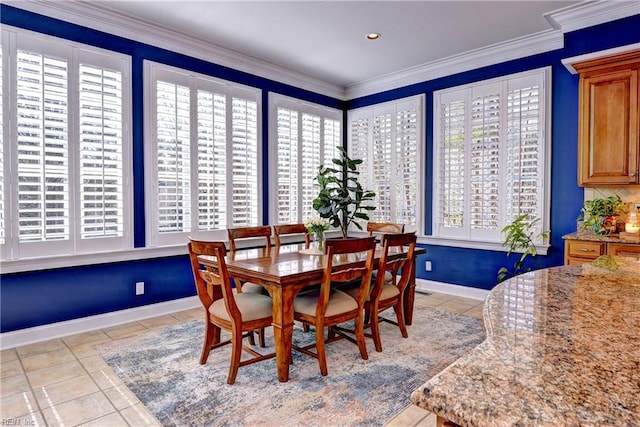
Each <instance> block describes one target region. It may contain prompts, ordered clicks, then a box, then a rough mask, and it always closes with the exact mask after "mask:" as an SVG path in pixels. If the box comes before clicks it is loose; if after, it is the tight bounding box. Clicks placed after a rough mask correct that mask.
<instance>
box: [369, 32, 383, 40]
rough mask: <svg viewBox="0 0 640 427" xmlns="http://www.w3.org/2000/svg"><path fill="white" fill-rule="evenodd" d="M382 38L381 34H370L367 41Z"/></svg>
mask: <svg viewBox="0 0 640 427" xmlns="http://www.w3.org/2000/svg"><path fill="white" fill-rule="evenodd" d="M381 36H382V34H380V33H369V34H367V39H369V40H378V39H379V38H380V37H381Z"/></svg>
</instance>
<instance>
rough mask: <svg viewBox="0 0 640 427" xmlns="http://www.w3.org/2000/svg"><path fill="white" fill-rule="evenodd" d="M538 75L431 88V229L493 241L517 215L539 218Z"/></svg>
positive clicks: (542, 137)
mask: <svg viewBox="0 0 640 427" xmlns="http://www.w3.org/2000/svg"><path fill="white" fill-rule="evenodd" d="M544 79H545V72H543V71H542V72H541V71H534V72H530V73H523V74H521V75H518V76H513V77H510V78H507V79H503V80H500V81H493V82H490V83H482V84H476V85H468V86H466V87H464V88H462V89H455V88H454V89H451V90H446V91H441V92H440V93H436V95H435V96H434V100H435V104H436V106H437V117H438V118H439V124H438V126H437V127H436V128H435V129H436V138H435V139H436V141H437V144H436V149H435V153H436V156H437V159H436V162H435V164H436V165H437V171H436V177H437V179H438V183H437V186H436V188H437V191H436V194H437V195H439V196H437V197H438V198H437V199H435V200H436V203H435V208H434V211H435V221H434V227H435V234H436V235H439V236H442V237H453V238H466V239H471V240H482V241H491V242H499V241H500V240H501V230H502V229H503V228H504V226H505V225H507V224H508V223H510V222H511V221H512V220H514V219H515V218H516V217H517V216H519V215H521V214H523V213H526V214H529V215H530V218H531V219H532V218H534V217H535V218H544V216H545V209H546V208H545V198H544V193H545V191H544V181H545V179H544V177H545V165H544V158H545V148H544V140H545V135H544V132H545V120H544V109H543V108H542V106H543V105H544V101H543V96H542V94H543V83H544ZM542 227H543V225H542V223H540V225H539V230H538V231H541V230H542ZM536 243H540V242H536Z"/></svg>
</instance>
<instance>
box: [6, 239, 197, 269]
mask: <svg viewBox="0 0 640 427" xmlns="http://www.w3.org/2000/svg"><path fill="white" fill-rule="evenodd" d="M186 254H187V245H186V244H185V245H176V246H167V247H162V248H136V249H129V250H124V251H114V252H104V253H92V254H85V255H65V256H58V257H42V258H30V259H22V260H18V261H3V262H2V271H1V273H2V274H9V273H22V272H27V271H38V270H49V269H53V268H65V267H78V266H83V265H97V264H109V263H113V262H124V261H135V260H141V259H151V258H162V257H169V256H176V255H186Z"/></svg>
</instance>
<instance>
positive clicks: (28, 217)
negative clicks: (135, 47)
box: [0, 28, 132, 260]
mask: <svg viewBox="0 0 640 427" xmlns="http://www.w3.org/2000/svg"><path fill="white" fill-rule="evenodd" d="M2 33H3V41H4V42H6V44H5V45H4V46H3V51H2V56H3V57H4V61H3V69H2V75H1V77H2V84H3V89H4V91H5V92H4V97H2V96H0V98H2V102H3V103H6V104H4V105H3V118H2V127H3V132H6V131H7V129H8V130H9V132H8V133H3V135H2V137H3V138H2V149H1V150H2V151H0V157H2V161H0V187H1V188H0V194H1V195H2V196H0V244H2V245H3V246H2V248H1V250H2V254H1V255H2V259H3V260H21V259H27V258H36V257H50V256H53V257H59V256H65V255H74V254H87V253H99V252H106V251H113V250H122V249H129V248H130V247H131V242H132V239H131V233H130V231H131V226H132V225H131V222H130V220H131V211H132V208H131V203H130V200H131V197H130V196H131V194H132V192H131V190H130V188H129V187H130V186H128V185H126V179H128V178H130V176H131V167H130V164H131V163H130V162H131V159H130V156H131V152H130V147H131V139H130V136H129V131H128V129H126V127H125V123H126V121H127V120H129V119H130V113H129V111H130V109H129V105H130V102H129V100H130V94H131V80H130V75H129V70H130V68H131V67H130V65H131V62H130V58H129V57H128V56H126V55H120V54H115V53H113V52H109V51H103V50H101V49H97V48H92V47H87V46H83V45H79V44H76V43H72V42H69V41H68V40H63V41H60V40H56V39H55V38H53V37H49V36H38V35H32V34H31V33H28V32H23V31H21V30H19V29H4V28H3V31H2ZM7 218H8V219H7Z"/></svg>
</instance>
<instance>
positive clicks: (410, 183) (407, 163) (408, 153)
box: [374, 106, 420, 225]
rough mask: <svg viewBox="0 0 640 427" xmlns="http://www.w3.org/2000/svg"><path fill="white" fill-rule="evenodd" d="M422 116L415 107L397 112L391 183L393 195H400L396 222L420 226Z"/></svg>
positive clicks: (394, 207) (397, 196) (397, 197)
mask: <svg viewBox="0 0 640 427" xmlns="http://www.w3.org/2000/svg"><path fill="white" fill-rule="evenodd" d="M419 117H420V111H418V109H417V108H416V107H415V106H411V107H409V108H403V109H401V110H400V111H398V112H397V113H396V140H397V144H396V156H395V158H396V161H395V169H396V171H395V180H393V181H391V183H392V184H393V183H394V182H395V188H393V187H392V190H393V191H392V193H393V194H395V195H396V203H395V205H394V206H393V207H392V209H393V210H395V212H396V221H397V222H400V223H403V224H405V225H417V224H416V211H417V206H418V204H419V190H418V176H419V171H418V162H417V161H416V159H417V158H418V156H419V153H418V143H419V135H418V128H419V124H418V118H419ZM374 212H375V211H374Z"/></svg>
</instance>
